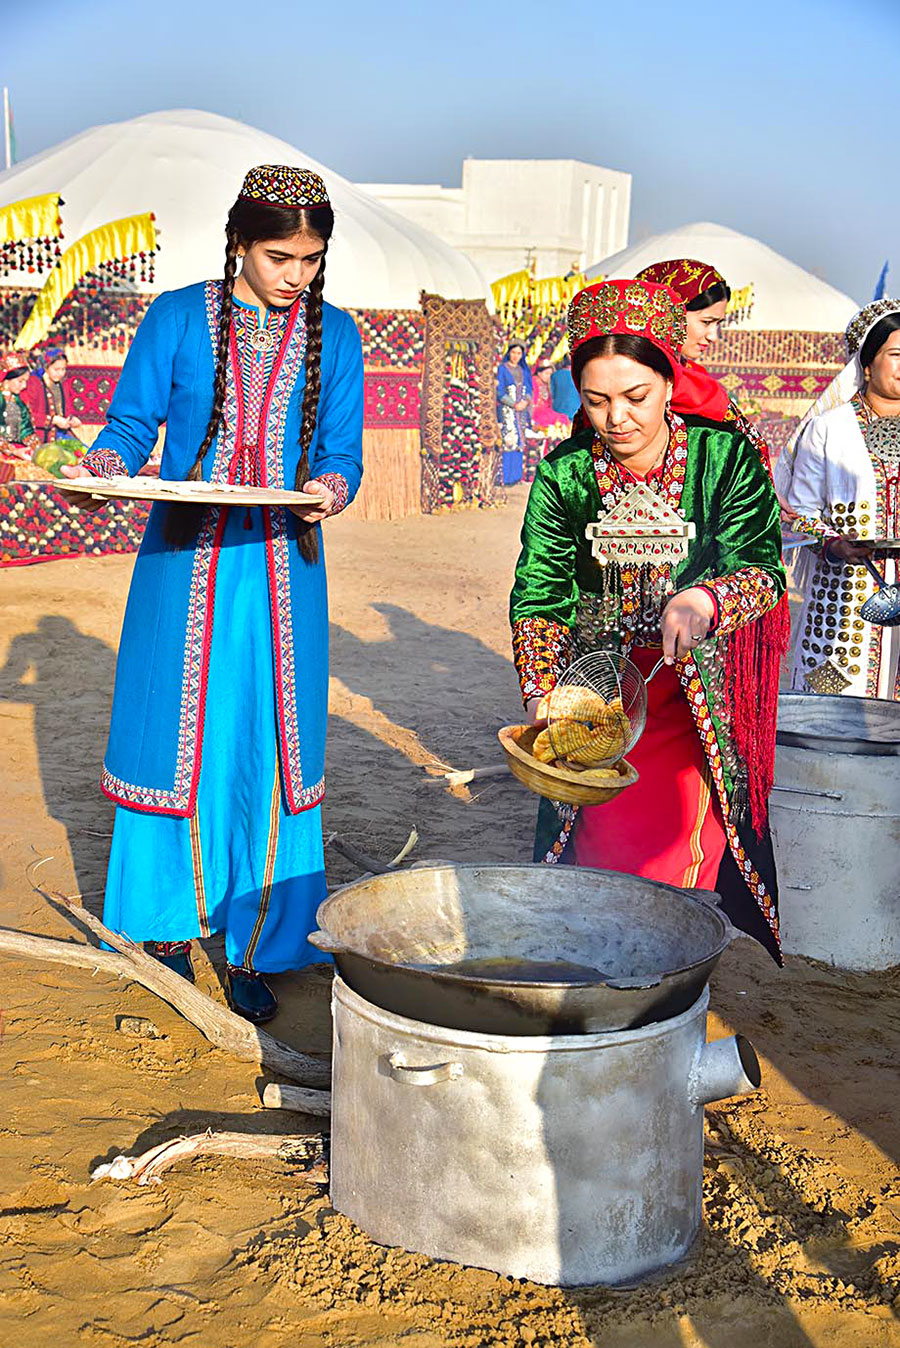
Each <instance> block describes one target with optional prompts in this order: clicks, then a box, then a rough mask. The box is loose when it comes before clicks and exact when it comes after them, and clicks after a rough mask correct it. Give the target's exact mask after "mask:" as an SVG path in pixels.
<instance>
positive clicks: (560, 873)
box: [309, 865, 733, 1035]
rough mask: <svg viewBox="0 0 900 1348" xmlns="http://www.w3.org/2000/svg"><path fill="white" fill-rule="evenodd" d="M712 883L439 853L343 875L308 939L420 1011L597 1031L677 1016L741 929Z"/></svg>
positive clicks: (542, 1030) (528, 1028)
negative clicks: (456, 862) (415, 864)
mask: <svg viewBox="0 0 900 1348" xmlns="http://www.w3.org/2000/svg"><path fill="white" fill-rule="evenodd" d="M716 900H717V896H716V895H713V894H709V893H707V892H706V891H701V890H686V889H677V888H675V887H674V886H673V885H664V884H659V883H657V882H655V881H651V880H643V879H639V878H638V877H636V876H633V875H620V874H618V873H616V872H614V871H599V870H589V869H587V868H583V867H570V866H559V867H556V866H543V865H532V866H437V867H429V868H423V869H421V870H411V871H397V872H393V873H389V874H387V875H378V876H373V877H372V878H370V879H367V880H360V881H358V882H357V883H355V884H352V885H345V886H344V887H343V888H342V889H339V890H336V891H335V893H333V894H332V895H331V896H330V898H328V899H326V900H325V902H324V903H323V904H321V906H320V907H319V910H318V914H317V917H318V922H319V926H320V928H321V930H320V931H318V932H313V934H312V935H311V936H310V938H309V939H310V941H311V942H312V944H313V945H315V946H316V947H317V948H318V949H319V950H324V951H327V952H329V953H330V954H333V955H334V957H335V962H336V964H337V967H338V970H339V972H340V975H341V977H342V978H343V979H344V981H345V982H346V983H347V984H348V985H349V986H350V987H351V988H353V989H354V990H355V991H356V992H358V993H359V994H360V996H362V997H365V998H366V1000H367V1001H369V1002H372V1003H374V1004H375V1005H376V1006H380V1007H383V1008H384V1009H385V1010H388V1011H393V1012H395V1013H396V1014H397V1015H401V1016H407V1017H409V1018H410V1019H413V1020H420V1021H425V1022H427V1023H428V1024H431V1025H441V1026H445V1027H448V1028H451V1029H460V1030H472V1031H474V1032H476V1033H477V1032H485V1033H491V1034H511V1035H535V1034H538V1035H540V1034H594V1033H598V1032H601V1031H604V1030H623V1029H631V1028H634V1027H635V1026H640V1025H647V1024H649V1023H651V1022H653V1021H658V1020H663V1019H666V1018H667V1017H670V1016H677V1015H679V1014H680V1013H681V1012H682V1011H685V1010H687V1008H688V1007H689V1006H692V1005H693V1004H694V1003H695V1002H696V1001H697V999H698V997H699V996H700V994H701V993H702V991H703V989H704V987H705V986H706V983H707V982H708V980H709V977H710V974H711V973H712V971H713V969H714V968H715V966H716V964H717V962H718V960H719V957H720V956H721V954H722V952H723V950H725V948H726V946H727V945H728V943H729V941H730V940H731V936H732V934H733V929H732V928H731V925H730V923H729V922H728V920H727V918H725V917H724V915H723V914H722V913H720V912H719V911H718V910H717V909H716V908H715V906H714V903H715V902H716Z"/></svg>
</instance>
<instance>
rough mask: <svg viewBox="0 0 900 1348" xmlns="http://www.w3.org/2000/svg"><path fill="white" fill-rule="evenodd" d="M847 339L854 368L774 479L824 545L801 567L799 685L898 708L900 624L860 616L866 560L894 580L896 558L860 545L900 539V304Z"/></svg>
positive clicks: (858, 320)
mask: <svg viewBox="0 0 900 1348" xmlns="http://www.w3.org/2000/svg"><path fill="white" fill-rule="evenodd" d="M846 336H847V350H848V353H849V356H850V361H849V364H848V365H847V366H846V367H845V368H844V369H843V370H842V371H841V373H840V374H839V375H838V376H837V378H836V379H834V380H833V381H832V383H831V384H830V385H829V386H828V388H827V389H826V390H825V392H824V393H823V394H822V396H821V397H820V398H819V399H818V401H817V402H816V403H815V404H814V405H813V407H811V408H810V410H809V412H808V413H807V415H806V417H805V419H804V421H803V422H802V423H801V425H800V427H799V429H798V431H797V433H796V434H795V436H794V438H793V440H792V442H791V444H790V445H789V446H788V447H787V449H786V450H785V452H784V453H783V454H782V456H781V458H780V460H779V463H778V466H777V469H776V472H775V486H776V489H777V491H778V495H779V497H780V498H781V501H782V504H783V505H784V507H785V508H786V510H787V511H788V512H789V513H790V514H791V515H792V516H796V518H794V519H792V521H791V528H792V530H794V531H795V532H797V533H803V534H811V535H812V536H813V537H814V538H815V539H816V545H815V546H814V547H807V548H804V549H803V550H802V551H801V552H800V555H799V560H798V565H797V569H796V580H797V583H798V584H799V585H800V587H801V589H802V591H803V601H804V602H803V612H802V615H801V618H800V622H799V624H798V627H797V631H796V635H795V640H794V652H793V670H792V678H791V686H792V687H793V688H795V689H800V690H802V691H804V692H814V693H847V694H850V695H851V696H854V697H874V698H884V699H887V700H889V701H891V700H892V701H900V672H898V656H900V627H893V628H891V627H880V626H876V625H873V624H871V623H868V622H866V621H865V620H864V619H863V618H861V617H860V616H859V610H860V608H861V607H862V605H863V604H864V603H865V601H866V600H867V599H868V598H869V597H870V595H872V594H873V593H874V591H875V588H876V586H875V581H874V579H873V577H872V576H871V575H870V573H869V571H868V570H867V569H866V567H865V565H864V561H865V559H866V558H869V559H871V560H874V562H875V565H876V567H877V568H878V570H879V571H880V572H881V573H882V575H883V576H884V578H885V580H886V581H887V583H888V584H893V583H895V582H897V581H898V580H900V574H898V564H897V557H898V554H897V553H896V552H893V553H892V552H888V551H885V550H878V549H875V548H873V547H871V546H867V545H866V543H865V542H863V541H862V540H866V539H887V538H897V537H898V536H900V300H898V299H881V300H876V301H874V302H873V303H872V304H868V305H867V306H866V307H865V309H862V310H861V311H860V312H859V313H858V314H857V315H856V317H855V318H854V319H853V320H852V322H851V323H850V325H849V327H848V328H847V334H846Z"/></svg>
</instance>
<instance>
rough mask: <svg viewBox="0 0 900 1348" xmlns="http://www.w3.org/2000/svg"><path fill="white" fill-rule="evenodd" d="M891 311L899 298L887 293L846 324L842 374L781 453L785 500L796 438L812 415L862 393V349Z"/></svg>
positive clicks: (897, 309)
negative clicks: (875, 328) (860, 356)
mask: <svg viewBox="0 0 900 1348" xmlns="http://www.w3.org/2000/svg"><path fill="white" fill-rule="evenodd" d="M888 314H897V315H898V316H900V300H896V299H890V298H889V297H887V296H885V298H884V299H881V300H873V301H872V303H871V304H867V305H866V307H865V308H864V309H860V311H859V313H858V314H857V315H856V317H855V318H851V320H850V322H849V323H848V324H847V331H846V332H845V334H844V336H845V338H846V341H847V354H848V356H849V357H850V359H849V361H848V362H847V364H846V365H845V366H844V368H843V370H841V372H840V374H837V375H835V377H834V379H832V381H831V383H830V384H829V385H828V387H827V388H826V389H825V390H824V391H823V392H822V393H820V394H819V396H818V398H817V399H816V401H815V402H814V403H813V405H812V406H811V407H810V408H809V410H808V411H807V412H806V415H805V416H804V417H803V419H802V420H801V422H800V424H799V425H798V426H797V427H796V429H795V430H794V432H793V434H792V435H791V438H790V440H788V442H787V444H786V445H785V447H784V449H783V450H782V451H781V453H780V454H779V456H778V463H777V464H776V466H775V490H776V491H777V493H778V495H779V497H780V498H781V499H782V500H784V498H785V496H786V495H787V493H788V490H789V488H790V485H791V478H792V477H793V474H794V461H795V459H796V457H797V441H798V440H799V439H800V436H801V435H802V433H803V430H804V428H805V426H806V424H807V422H808V421H811V420H812V418H813V417H818V416H821V415H822V413H823V412H830V411H831V409H832V408H833V407H840V406H841V404H842V403H848V402H849V401H850V399H851V398H852V397H853V396H854V394H856V393H859V391H860V389H862V388H864V387H865V383H866V376H865V373H864V371H863V367H862V361H861V360H860V358H859V353H860V351H861V350H862V348H863V345H864V343H865V340H866V338H867V337H868V335H869V333H870V332H871V331H872V329H873V328H874V326H875V324H876V323H880V322H881V320H882V319H883V318H886V317H887V315H888Z"/></svg>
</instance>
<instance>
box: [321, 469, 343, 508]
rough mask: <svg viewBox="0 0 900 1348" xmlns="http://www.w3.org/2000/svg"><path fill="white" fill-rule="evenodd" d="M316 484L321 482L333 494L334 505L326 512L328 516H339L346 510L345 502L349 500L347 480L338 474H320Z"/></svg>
mask: <svg viewBox="0 0 900 1348" xmlns="http://www.w3.org/2000/svg"><path fill="white" fill-rule="evenodd" d="M316 481H317V482H322V483H324V485H325V486H326V487H327V488H328V490H329V491H331V492H333V493H334V505H333V506H332V507H331V510H330V511H329V512H328V513H329V514H330V515H339V514H340V513H341V511H342V510H346V509H347V502H348V501H349V500H350V487H349V485H348V482H347V479H346V478H345V477H342V476H341V474H340V473H322V474H321V475H320V476H319V477H317V478H316Z"/></svg>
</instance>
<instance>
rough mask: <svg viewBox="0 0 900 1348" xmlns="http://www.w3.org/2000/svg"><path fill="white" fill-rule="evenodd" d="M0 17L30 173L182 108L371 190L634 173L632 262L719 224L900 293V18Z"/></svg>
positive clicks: (806, 262) (891, 8)
mask: <svg viewBox="0 0 900 1348" xmlns="http://www.w3.org/2000/svg"><path fill="white" fill-rule="evenodd" d="M0 7H2V8H3V9H5V10H6V13H5V14H4V15H3V21H2V35H0V83H2V84H6V85H8V86H9V87H10V90H11V95H12V101H13V109H14V114H15V122H16V133H17V139H18V150H19V158H20V159H24V158H25V157H26V156H28V155H30V154H34V153H36V152H38V151H40V150H42V149H45V148H46V147H47V146H50V145H53V144H55V143H56V142H57V141H60V140H63V139H65V138H66V137H67V136H70V135H73V134H75V133H76V132H78V131H81V130H83V129H84V128H86V127H88V126H92V125H95V124H96V123H98V122H110V121H119V120H122V119H124V118H127V117H135V116H138V115H140V114H141V113H145V112H155V111H158V110H160V109H164V108H173V107H196V108H203V109H206V110H208V111H211V112H218V113H222V114H224V115H226V116H230V117H236V118H238V119H240V120H242V121H246V122H250V123H252V124H253V125H255V126H258V127H261V128H262V129H263V130H266V131H269V132H272V133H273V134H276V135H279V136H282V137H283V138H284V139H286V140H289V141H291V142H293V143H294V144H296V145H298V146H299V147H301V148H302V149H303V150H305V151H306V152H307V153H308V154H311V155H312V156H313V157H314V158H316V159H319V160H321V161H322V162H323V163H324V164H326V165H328V166H329V167H331V168H333V169H335V170H336V171H337V172H339V173H342V174H344V175H345V176H346V177H348V178H351V179H355V180H356V181H388V182H390V181H397V182H420V181H421V182H442V183H445V184H447V185H456V184H458V182H459V178H460V168H461V161H462V159H463V158H464V157H465V156H466V155H474V156H477V157H485V158H517V157H523V158H525V157H528V158H545V157H546V158H575V159H583V160H587V161H588V162H593V163H598V164H604V165H606V166H608V167H610V168H619V169H625V170H627V171H629V172H630V173H632V174H633V176H634V197H633V204H632V240H636V239H638V238H640V237H646V235H648V234H650V233H654V232H656V231H657V230H660V229H667V228H672V227H674V226H676V225H679V224H684V223H687V222H688V221H691V220H712V221H715V222H717V223H719V224H723V225H729V226H731V227H732V228H734V229H739V230H742V231H743V232H745V233H748V234H753V235H756V236H757V237H758V238H761V239H763V240H764V242H766V243H768V244H769V245H770V246H772V247H773V248H776V249H778V251H779V252H783V253H785V254H786V255H787V256H788V257H791V258H793V259H794V260H795V261H797V262H799V263H801V265H803V266H805V267H807V268H809V269H810V270H812V271H814V272H816V273H817V274H819V275H821V276H823V277H825V278H826V279H827V280H829V281H831V283H832V284H834V285H836V286H838V287H839V288H840V289H842V290H846V291H848V292H849V293H850V294H851V295H853V296H855V297H856V298H857V299H858V300H860V301H865V300H866V299H868V298H870V296H871V292H872V288H873V286H874V284H875V281H876V278H877V275H878V272H879V270H880V268H881V265H882V263H883V261H884V260H885V258H890V259H891V262H892V273H891V279H892V281H893V286H892V289H893V291H894V293H897V292H898V291H900V172H898V160H900V116H898V114H900V92H898V90H900V82H898V80H897V78H896V76H895V74H894V73H893V72H894V70H895V68H896V65H897V61H898V57H900V0H749V3H746V2H745V0H740V2H738V0H716V2H715V3H712V2H711V0H686V3H684V4H683V5H682V6H681V7H677V6H676V5H673V4H671V3H668V2H666V0H613V3H610V0H573V2H572V3H565V0H557V3H556V4H550V3H545V4H537V3H533V2H532V0H518V3H516V4H514V5H496V4H495V5H492V4H490V3H489V0H480V2H479V0H455V3H453V4H451V5H435V4H419V3H412V2H411V0H386V3H381V4H372V3H365V2H364V0H338V2H337V3H332V4H328V3H321V0H320V2H319V3H315V4H308V3H306V2H305V0H300V3H297V0H294V2H293V3H291V2H289V0H266V2H265V3H264V4H260V5H254V4H253V3H248V0H242V3H240V4H238V3H236V2H235V0H219V2H218V3H214V2H213V0H151V2H150V3H148V4H143V5H140V6H138V5H132V4H129V2H128V0H115V2H113V0H41V3H35V4H18V5H14V4H13V0H4V2H3V4H2V6H0ZM138 16H139V17H138Z"/></svg>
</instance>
